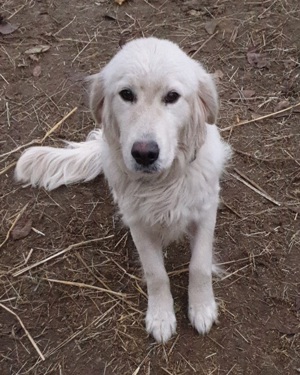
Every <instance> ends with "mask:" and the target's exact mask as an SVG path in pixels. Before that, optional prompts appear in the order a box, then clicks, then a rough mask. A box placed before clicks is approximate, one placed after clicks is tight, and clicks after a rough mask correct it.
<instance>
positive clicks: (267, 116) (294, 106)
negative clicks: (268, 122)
mask: <svg viewBox="0 0 300 375" xmlns="http://www.w3.org/2000/svg"><path fill="white" fill-rule="evenodd" d="M299 106H300V103H297V104H294V105H291V106H290V107H288V108H284V109H281V110H280V111H277V112H273V113H269V114H268V115H264V116H261V117H258V118H255V119H252V120H246V121H242V122H238V123H237V124H234V125H231V126H228V127H227V128H224V129H220V130H221V132H225V131H227V130H232V129H234V128H236V127H238V126H242V125H246V124H251V123H252V122H256V121H260V120H263V119H265V118H269V117H272V116H275V115H278V114H279V113H283V112H286V111H289V110H290V109H293V108H296V107H299Z"/></svg>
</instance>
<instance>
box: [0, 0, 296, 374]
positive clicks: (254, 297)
mask: <svg viewBox="0 0 300 375" xmlns="http://www.w3.org/2000/svg"><path fill="white" fill-rule="evenodd" d="M0 12H1V14H2V16H3V17H5V18H6V19H7V20H9V22H10V23H11V24H13V25H18V29H17V30H16V31H14V32H12V33H8V34H7V35H2V36H1V34H0V73H1V74H0V81H1V86H0V112H1V115H0V134H1V140H0V148H1V152H0V154H1V156H0V162H1V165H0V168H1V169H0V173H1V181H0V196H1V216H0V218H1V233H0V243H2V245H1V248H0V277H1V278H0V303H1V305H0V354H1V356H0V373H1V374H3V375H8V374H20V375H21V374H36V375H38V374H39V375H45V374H57V375H71V374H72V375H85V374H89V375H96V374H97V375H99V374H106V375H109V374H117V375H119V374H120V375H123V374H135V375H137V374H140V375H142V374H151V375H152V374H155V375H156V374H157V375H165V374H173V375H174V374H180V375H181V374H194V373H195V374H205V375H208V374H214V375H217V374H224V375H226V374H231V375H235V374H251V375H257V374H263V375H268V374H270V375H274V374H287V375H288V374H297V373H299V372H300V359H299V358H300V356H299V349H300V343H299V309H300V297H299V264H300V255H299V244H300V226H299V209H300V172H299V170H300V168H299V165H300V151H299V150H300V149H299V143H300V129H299V119H300V107H295V108H293V110H289V111H287V112H285V113H279V114H277V115H275V116H272V117H269V118H266V119H259V120H257V121H255V122H251V123H247V124H244V125H242V126H239V127H236V128H232V129H227V130H224V131H222V135H223V136H224V138H225V139H227V140H228V141H229V142H230V143H231V145H232V146H233V148H234V151H235V152H234V156H233V160H232V163H231V165H230V166H229V168H228V173H227V174H226V176H225V178H224V181H223V191H222V203H221V206H220V210H219V216H218V225H217V230H216V241H215V249H216V253H217V256H218V260H219V262H220V263H223V267H224V268H225V269H226V270H227V272H228V273H227V276H226V278H223V279H221V280H215V282H214V289H215V293H216V296H217V299H218V301H219V304H220V317H219V324H218V325H217V326H214V327H213V329H212V330H211V332H210V333H209V334H208V335H207V336H205V337H201V336H199V335H198V334H197V333H196V332H195V331H194V330H193V329H192V327H191V326H190V324H189V322H188V319H187V314H186V310H187V272H186V268H187V262H188V259H189V250H188V246H187V244H186V243H185V242H183V243H180V244H175V245H173V246H171V247H170V248H169V249H168V251H167V252H166V265H167V269H168V271H169V272H171V284H172V291H173V294H174V297H175V305H176V313H177V318H178V332H177V335H176V336H174V337H173V338H172V339H171V340H170V342H168V343H167V344H166V345H164V346H163V345H158V344H156V343H155V342H154V341H153V339H152V338H151V337H150V338H149V337H147V334H146V333H145V329H144V314H145V309H146V296H145V285H144V284H143V282H142V280H141V272H140V266H139V262H138V259H137V254H136V253H135V249H134V246H133V243H132V240H131V238H130V235H129V233H128V230H127V229H126V228H123V227H122V224H121V223H120V220H119V218H118V216H117V215H116V212H115V207H114V206H113V204H112V200H111V197H110V194H109V191H108V189H107V186H106V183H105V180H104V178H103V177H101V176H100V177H98V178H97V179H96V180H95V181H93V182H91V183H88V184H85V185H77V186H71V187H61V188H59V189H57V190H55V191H53V192H50V193H49V192H46V191H44V190H42V189H41V190H36V189H32V188H22V187H21V186H18V185H16V184H15V183H14V180H13V166H12V163H14V162H15V161H16V160H17V158H18V156H19V155H20V152H19V151H18V152H13V150H14V149H15V148H16V147H18V146H20V145H24V144H26V143H28V142H31V141H32V140H34V139H41V138H42V137H43V136H44V135H45V134H46V133H47V132H48V131H49V130H50V129H51V128H52V127H53V126H54V125H55V124H56V123H57V122H58V121H59V120H61V119H62V118H63V116H64V115H66V114H67V113H69V112H70V111H71V110H72V109H73V108H74V107H76V106H77V107H78V110H77V111H76V112H75V114H73V115H71V116H70V117H69V118H68V119H67V120H66V121H64V122H63V124H62V125H60V127H58V128H57V129H56V130H55V131H54V132H53V133H52V134H51V135H49V136H48V137H47V138H46V139H45V141H44V142H43V144H47V145H59V144H60V139H69V140H83V139H84V138H85V136H86V134H87V133H88V131H89V130H91V129H92V128H93V126H94V125H93V121H92V119H91V116H90V114H89V111H88V108H87V100H86V97H87V93H86V87H85V86H84V84H83V83H82V77H83V76H85V75H87V74H90V73H92V72H97V71H98V70H99V69H100V68H101V67H102V66H104V64H105V63H106V62H107V61H108V60H109V58H110V57H111V56H112V55H113V54H114V53H115V52H116V51H117V50H118V48H119V44H120V43H123V42H124V41H125V40H129V39H132V38H135V37H141V36H150V35H155V36H158V37H163V38H168V39H171V40H173V41H175V42H177V43H179V44H180V45H181V46H182V48H183V49H184V50H185V51H187V52H188V53H190V54H191V55H194V57H195V58H196V59H199V60H200V61H202V62H203V63H204V65H205V66H206V67H207V68H208V69H209V71H210V72H212V73H216V75H217V76H218V77H219V78H218V80H219V91H220V98H221V111H220V118H219V126H220V128H221V129H226V128H228V127H230V126H231V125H233V124H236V123H237V122H239V121H244V120H251V119H254V118H257V117H258V116H263V115H266V114H269V113H272V112H275V111H278V110H279V109H280V108H282V106H283V105H284V104H285V103H283V100H286V101H288V105H291V106H292V105H296V104H297V103H299V101H300V98H299V89H300V84H299V74H300V64H299V61H300V59H299V56H300V43H299V41H300V38H299V35H300V26H299V25H300V4H299V1H298V0H275V1H269V0H265V1H262V2H261V1H255V0H253V1H250V0H244V1H239V0H232V1H226V0H224V1H223V0H221V1H217V0H216V1H208V0H206V1H193V0H191V1H179V0H173V1H163V0H149V1H146V0H143V1H142V0H140V1H138V0H131V1H129V0H127V1H125V2H124V4H123V5H122V6H118V5H117V4H116V3H115V2H114V1H113V0H98V1H87V0H77V1H75V0H69V1H65V0H61V1H58V0H45V1H39V0H37V1H29V0H2V2H1V4H0ZM212 19H215V20H217V26H216V25H214V24H212V23H208V22H210V21H211V20H212ZM0 25H1V24H0ZM2 26H3V22H2ZM214 27H216V28H215V30H213V29H214ZM0 30H1V28H0ZM40 45H46V46H49V47H50V48H49V49H48V51H45V52H42V53H33V54H31V55H30V54H28V53H26V51H27V50H28V49H29V48H32V47H36V46H40ZM253 46H256V51H257V52H258V53H259V55H258V56H254V57H256V58H258V59H257V60H256V63H255V62H254V61H253V54H252V55H251V51H252V50H253V48H252V47H253ZM251 48H252V50H251ZM249 50H250V54H249V53H248V58H249V61H248V60H247V51H249ZM252 52H253V51H252ZM255 64H256V65H258V66H254V65H255ZM242 90H244V91H242ZM249 90H251V91H249ZM6 153H9V154H8V155H5V154H6ZM3 154H4V155H3ZM253 186H256V191H254V190H253ZM26 205H27V206H26ZM24 207H25V208H24ZM22 210H23V211H25V216H24V215H23V216H22V222H20V221H19V223H18V224H17V225H18V226H21V227H22V225H21V224H20V223H23V224H24V223H26V221H27V224H28V226H29V227H30V219H31V220H32V222H33V224H32V226H33V227H32V230H31V231H30V233H29V234H28V235H27V236H26V237H25V238H23V239H19V240H13V239H12V238H11V235H10V236H9V238H8V239H7V241H5V239H6V237H7V236H8V235H9V232H10V229H11V228H12V227H13V225H14V222H15V221H16V218H17V215H18V214H19V213H22V212H23V211H22ZM28 220H29V223H28ZM21 229H22V228H21ZM23 229H24V228H23ZM12 232H13V234H14V235H15V234H16V233H15V232H16V231H15V230H14V231H12ZM92 239H98V241H96V242H88V243H86V241H90V240H92ZM4 241H5V243H3V242H4ZM80 243H82V244H80ZM74 244H79V245H77V246H76V247H73V248H71V249H69V250H68V251H66V252H65V253H63V254H61V255H59V256H57V257H55V258H53V259H48V258H49V257H50V256H51V255H53V254H56V253H57V252H59V251H61V250H63V249H67V248H68V246H70V245H74ZM42 260H46V261H45V262H44V263H42V264H38V265H36V266H34V265H35V263H36V262H39V261H42ZM27 266H29V267H30V269H28V270H26V267H27ZM17 271H23V272H20V273H19V274H16V272H17ZM50 280H56V281H50ZM68 283H69V284H68ZM70 283H71V284H72V285H70ZM76 283H77V284H76ZM91 287H94V289H93V288H91ZM97 288H99V289H97ZM101 288H102V289H101ZM7 309H10V310H7ZM12 312H13V313H14V314H16V315H14V314H12ZM18 318H19V319H21V321H22V322H23V324H24V326H25V327H26V329H27V330H28V332H29V333H30V335H31V336H32V338H33V340H34V342H35V343H36V345H37V346H38V348H39V349H40V351H41V352H42V353H43V355H44V356H45V361H42V359H41V358H40V356H39V354H38V352H37V350H36V349H35V348H34V347H33V345H32V343H31V342H30V341H29V339H28V335H27V333H26V331H25V330H24V329H23V328H22V326H21V323H20V321H19V320H18Z"/></svg>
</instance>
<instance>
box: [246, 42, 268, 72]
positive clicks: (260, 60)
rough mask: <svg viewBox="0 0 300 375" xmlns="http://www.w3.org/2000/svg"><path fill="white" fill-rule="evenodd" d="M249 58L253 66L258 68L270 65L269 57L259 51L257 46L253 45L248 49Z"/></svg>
mask: <svg viewBox="0 0 300 375" xmlns="http://www.w3.org/2000/svg"><path fill="white" fill-rule="evenodd" d="M247 60H248V63H249V64H250V65H251V66H254V67H255V68H258V69H262V68H267V67H269V66H270V61H269V60H268V59H267V57H266V55H264V54H262V53H259V52H257V47H252V48H251V49H249V50H248V52H247Z"/></svg>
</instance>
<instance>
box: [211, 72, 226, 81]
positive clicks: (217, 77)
mask: <svg viewBox="0 0 300 375" xmlns="http://www.w3.org/2000/svg"><path fill="white" fill-rule="evenodd" d="M212 76H213V78H214V80H215V81H216V82H219V81H220V80H221V79H222V78H223V77H224V73H223V72H222V70H220V69H217V70H216V71H215V72H214V73H213V74H212Z"/></svg>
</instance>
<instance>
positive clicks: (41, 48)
mask: <svg viewBox="0 0 300 375" xmlns="http://www.w3.org/2000/svg"><path fill="white" fill-rule="evenodd" d="M49 49H50V46H47V45H44V44H41V45H39V46H35V47H32V48H29V49H27V50H26V51H25V53H26V55H34V54H39V53H44V52H46V51H48V50H49Z"/></svg>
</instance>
